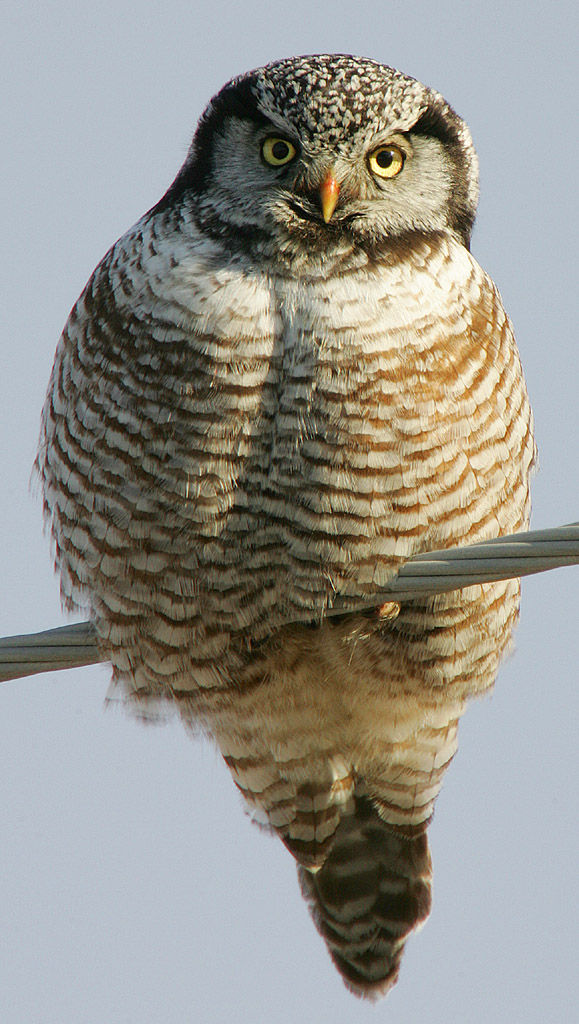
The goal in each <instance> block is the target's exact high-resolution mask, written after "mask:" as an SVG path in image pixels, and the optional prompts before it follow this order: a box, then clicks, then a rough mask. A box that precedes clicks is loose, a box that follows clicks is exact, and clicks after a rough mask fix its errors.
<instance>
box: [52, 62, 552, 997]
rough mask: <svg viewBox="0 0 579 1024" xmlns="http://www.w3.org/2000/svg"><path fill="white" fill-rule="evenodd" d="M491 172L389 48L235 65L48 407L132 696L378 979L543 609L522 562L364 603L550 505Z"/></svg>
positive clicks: (69, 519) (115, 250) (91, 589)
mask: <svg viewBox="0 0 579 1024" xmlns="http://www.w3.org/2000/svg"><path fill="white" fill-rule="evenodd" d="M477 194H478V176H477V160H476V155H475V151H474V148H473V145H472V141H471V136H470V133H469V130H468V128H467V126H466V124H465V123H464V121H462V120H461V119H460V118H459V117H458V116H457V115H456V113H455V112H454V111H453V110H452V109H451V107H450V106H448V104H447V103H446V102H445V101H444V99H443V98H442V97H441V96H440V95H439V94H438V93H436V92H433V91H432V90H430V89H428V88H426V87H425V86H423V85H421V84H420V83H419V82H417V81H415V80H413V79H412V78H409V77H407V76H406V75H403V74H401V73H400V72H398V71H395V70H393V69H392V68H389V67H386V66H383V65H381V64H379V63H376V62H374V61H371V60H367V59H359V58H354V57H350V56H327V55H325V56H309V57H298V58H292V59H288V60H281V61H278V62H276V63H274V64H271V65H269V66H267V67H263V68H258V69H257V70H254V71H251V72H249V73H248V74H244V75H242V76H240V77H238V78H235V79H233V80H232V81H231V82H229V83H228V84H227V85H226V86H225V87H224V88H223V89H222V90H221V91H220V92H219V93H218V94H217V96H215V97H214V99H213V100H212V101H211V103H210V104H209V106H208V108H207V109H206V111H205V113H204V114H203V116H202V118H201V120H200V122H199V126H198V128H197V131H196V133H195V136H194V138H193V142H192V145H191V148H190V150H189V153H188V156H187V159H186V161H185V163H184V165H183V167H182V168H181V170H180V171H179V173H178V175H177V177H176V178H175V181H174V182H173V184H172V185H171V187H170V188H169V190H168V192H167V193H166V195H165V196H164V197H163V198H162V199H161V200H160V201H159V202H158V203H157V205H156V206H154V207H153V208H152V209H151V210H150V211H149V212H148V213H146V214H145V216H144V217H143V218H142V219H141V220H140V221H139V222H138V223H137V224H136V225H135V226H134V227H133V228H131V229H130V231H128V232H127V233H126V234H125V235H124V236H123V237H122V238H121V239H120V240H119V241H118V242H117V243H116V244H115V245H114V246H113V247H112V249H111V250H110V252H109V253H108V254H107V255H106V256H105V257H104V259H103V260H102V262H101V263H100V264H99V266H98V267H97V269H96V270H95V272H94V274H93V276H92V277H91V279H90V281H89V283H88V285H87V287H86V289H85V291H84V292H83V294H82V295H81V297H80V299H79V300H78V302H77V304H76V306H75V307H74V309H73V311H72V313H71V316H70V319H69V321H68V323H67V325H66V327H65V330H64V333H63V335H62V338H61V341H60V344H59V346H58V349H57V353H56V359H55V364H54V369H53V373H52V378H51V382H50V385H49V391H48V397H47V401H46V405H45V408H44V414H43V422H42V436H41V444H40V453H39V456H38V467H39V470H40V473H41V476H42V480H43V487H44V500H45V509H46V514H47V516H48V518H49V520H50V523H51V527H52V533H53V536H54V540H55V544H56V560H57V565H58V568H59V570H60V575H61V586H62V594H63V598H64V601H65V603H66V605H67V606H69V607H71V608H78V607H88V608H89V610H90V615H91V617H92V620H93V622H94V624H95V627H96V630H97V634H98V638H99V642H100V646H101V651H102V655H103V657H104V658H106V659H108V660H110V661H111V662H112V666H113V687H114V688H116V690H117V691H122V693H123V694H124V696H125V698H126V701H127V702H128V703H129V704H130V705H132V706H133V707H134V708H135V709H136V710H137V711H138V712H140V713H143V714H146V715H150V714H152V713H154V712H155V710H157V711H158V710H159V709H160V710H161V711H162V710H163V707H166V708H168V707H170V706H171V707H173V708H175V709H176V710H177V712H178V713H179V715H180V716H181V718H182V719H183V721H184V722H185V723H186V724H187V725H190V726H191V727H199V726H200V727H201V728H203V729H205V730H206V731H207V732H208V733H209V734H210V735H211V736H212V737H213V738H214V739H215V741H216V743H217V745H218V747H219V749H220V751H221V753H222V755H223V757H224V759H225V761H226V763H227V765H228V766H229V769H230V772H231V774H232V776H233V779H234V781H235V783H236V785H237V786H238V787H239V789H240V790H241V792H242V793H243V796H244V797H245V799H246V801H247V803H248V804H249V806H250V808H251V809H252V811H253V812H254V814H255V817H256V818H257V819H258V820H260V821H262V822H264V823H266V824H268V825H269V827H270V828H271V829H272V830H273V831H274V832H275V833H277V834H278V835H279V837H280V838H281V839H282V841H283V843H284V844H285V845H286V846H287V847H288V849H289V850H290V851H291V853H292V854H293V856H294V857H295V859H296V860H297V862H298V866H299V867H298V870H299V876H300V882H301V887H302V891H303V893H304V895H305V897H306V899H307V901H308V903H309V906H310V910H311V912H312V914H313V917H314V920H315V922H316V924H317V926H318V928H319V930H320V931H321V933H322V935H323V937H324V939H325V941H326V943H327V945H328V948H329V950H330V953H331V955H332V957H333V959H334V961H335V963H336V965H337V967H338V969H339V971H340V972H341V974H342V976H343V978H344V980H345V982H346V984H347V985H348V986H349V987H350V988H351V989H352V990H353V991H355V992H357V993H358V994H362V995H366V996H370V997H376V996H378V995H380V994H383V993H384V992H385V991H387V990H388V988H389V987H390V986H391V985H392V984H393V983H394V982H395V980H396V977H397V975H398V970H399V963H400V957H401V954H402V950H403V946H404V943H405V940H406V938H407V936H408V935H409V933H410V932H411V931H412V930H413V929H415V928H416V927H417V926H418V925H419V924H420V923H421V922H422V921H423V920H424V919H425V918H426V917H427V916H428V912H429V908H430V900H431V863H430V856H429V852H428V843H427V838H426V826H427V824H428V821H429V819H430V817H431V815H432V811H433V806H434V801H435V798H436V796H437V794H438V791H439V789H440V786H441V782H442V778H443V775H444V772H445V770H446V768H447V766H448V764H449V762H450V760H451V758H452V756H453V754H454V752H455V750H456V743H457V727H458V721H459V719H460V716H461V715H462V713H463V711H464V710H465V705H466V703H467V701H468V699H469V698H470V697H472V696H473V695H476V694H480V693H483V692H486V691H488V690H489V688H490V687H492V685H493V682H494V679H495V676H496V673H497V669H498V666H499V662H500V661H501V657H502V655H503V653H504V651H505V649H506V648H507V646H508V644H509V639H510V636H511V632H512V628H513V625H514V624H515V621H516V619H517V614H518V606H519V583H518V581H516V580H508V581H506V582H501V583H491V584H485V585H483V586H472V587H469V588H468V589H464V590H461V591H455V592H453V593H449V594H445V595H443V596H438V597H434V598H428V599H423V600H413V601H407V602H402V603H401V604H394V603H391V604H389V605H383V606H382V607H380V608H379V609H377V610H376V611H374V612H361V611H360V610H359V609H360V606H361V605H368V603H369V602H370V603H371V601H372V596H373V595H374V594H376V592H377V590H378V589H379V588H380V587H381V586H383V585H384V584H386V583H387V581H388V580H389V579H390V578H391V577H392V576H393V575H394V574H395V573H396V571H397V569H398V567H399V566H400V564H401V563H402V562H404V560H405V559H407V558H408V557H409V556H411V555H413V554H415V553H417V552H420V551H424V550H428V549H436V548H445V547H449V546H452V545H456V544H460V543H463V542H465V543H466V542H472V541H478V540H483V539H486V538H491V537H497V536H499V535H501V534H503V533H508V532H513V531H517V530H522V529H526V528H527V525H528V517H529V476H530V471H531V468H532V466H533V463H534V459H535V448H534V442H533V434H532V421H531V413H530V410H529V404H528V399H527V394H526V390H525V384H524V380H523V376H522V372H521V366H520V363H519V357H518V354H517V349H516V346H515V342H514V338H513V332H512V328H511V324H510V322H509V320H508V317H507V316H506V314H505V312H504V310H503V307H502V304H501V299H500V297H499V294H498V292H497V289H496V287H495V286H494V284H493V282H492V281H491V280H490V279H489V278H488V277H487V275H486V274H485V273H484V271H483V270H481V268H480V267H479V266H478V264H477V263H476V262H475V260H474V259H473V258H472V256H471V255H470V252H469V242H470V236H471V230H472V226H473V221H474V216H475V209H476V203H477ZM337 598H339V608H340V614H339V615H332V609H333V607H334V605H335V603H336V599H337Z"/></svg>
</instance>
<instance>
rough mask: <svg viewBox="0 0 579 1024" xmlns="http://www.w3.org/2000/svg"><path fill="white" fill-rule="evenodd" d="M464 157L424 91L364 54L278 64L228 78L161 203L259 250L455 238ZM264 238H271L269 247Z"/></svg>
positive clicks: (469, 169)
mask: <svg viewBox="0 0 579 1024" xmlns="http://www.w3.org/2000/svg"><path fill="white" fill-rule="evenodd" d="M477 189H478V185H477V164H476V157H475V154H474V150H473V147H472V142H471V139H470V134H469V132H468V128H467V127H466V125H465V124H464V122H463V121H461V120H460V118H459V117H458V116H457V115H456V114H455V113H454V111H452V110H451V108H450V107H449V106H448V104H446V103H445V101H444V100H443V99H442V97H441V96H439V95H438V94H437V93H434V92H432V91H431V90H429V89H427V88H426V87H425V86H423V85H421V84H420V83H419V82H416V81H415V80H414V79H411V78H408V77H406V76H404V75H401V74H400V73H399V72H397V71H394V70H393V69H391V68H388V67H385V66H383V65H380V64H377V63H375V62H373V61H369V60H366V59H358V58H354V57H346V56H343V57H342V56H319V57H307V58H294V59H291V60H285V61H280V62H278V63H275V64H272V65H269V66H267V67H265V68H260V69H257V70H256V71H253V72H249V73H248V74H247V75H244V76H242V77H240V78H237V79H234V80H233V81H232V82H230V83H228V85H226V86H225V87H224V88H223V89H222V90H221V92H220V93H218V95H217V96H216V97H215V98H214V99H213V101H212V102H211V104H210V105H209V107H208V108H207V110H206V111H205V114H204V115H203V117H202V119H201V122H200V124H199V127H198V130H197V133H196V135H195V138H194V140H193V145H192V147H191V150H190V153H189V155H188V158H187V161H186V163H185V166H184V167H183V169H182V170H181V172H180V174H179V176H178V177H177V179H176V181H175V182H174V184H173V186H172V187H171V189H170V190H169V193H168V194H167V196H166V197H165V199H164V200H163V201H162V202H163V203H166V202H171V203H177V204H180V203H183V204H186V205H189V206H190V208H191V211H192V213H193V215H194V217H195V218H196V220H197V221H198V223H199V226H200V227H202V229H203V230H204V231H205V232H209V233H210V234H213V235H214V236H216V237H218V238H219V239H221V240H224V239H227V237H228V236H229V238H230V241H231V244H232V245H233V246H234V248H237V247H239V244H240V241H241V243H242V245H243V247H244V248H245V249H246V250H249V251H251V252H252V253H253V254H259V255H260V256H261V257H262V258H263V257H264V256H265V257H267V258H269V259H275V258H276V256H279V255H280V254H282V253H284V252H285V253H286V254H289V255H290V256H291V257H292V258H295V256H296V254H297V253H299V252H300V251H302V252H304V253H307V254H308V256H309V257H310V258H311V256H312V254H313V253H315V252H316V251H317V252H319V253H321V254H324V253H328V252H330V251H331V250H332V249H335V250H339V251H342V252H343V250H344V248H348V247H350V248H355V247H356V246H360V245H362V246H364V247H366V248H368V247H370V248H372V247H379V248H383V246H384V244H388V242H392V241H394V240H399V239H400V238H403V237H405V236H408V235H412V234H413V233H417V232H418V233H431V232H438V231H448V232H451V233H453V234H454V235H455V236H456V237H458V238H459V239H460V240H461V242H462V243H463V244H465V245H467V246H468V244H469V239H470V233H471V229H472V224H473V220H474V215H475V210H476V201H477ZM273 239H275V243H274V242H273Z"/></svg>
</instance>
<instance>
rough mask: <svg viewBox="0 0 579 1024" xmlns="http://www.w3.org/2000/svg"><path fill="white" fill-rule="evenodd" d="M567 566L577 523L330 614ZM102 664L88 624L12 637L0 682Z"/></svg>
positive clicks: (469, 553)
mask: <svg viewBox="0 0 579 1024" xmlns="http://www.w3.org/2000/svg"><path fill="white" fill-rule="evenodd" d="M566 565H579V523H569V525H567V526H559V527H557V528H556V529H553V530H533V531H531V532H530V533H518V534H510V535H509V536H507V537H499V538H498V539H497V540H491V541H483V542H482V543H479V544H470V545H466V546H464V547H458V548H448V549H447V550H446V551H428V552H426V553H424V554H420V555H415V556H414V557H413V558H410V559H409V560H408V561H407V562H405V563H404V565H403V566H402V567H401V569H400V570H399V572H398V573H397V575H396V576H394V577H393V579H391V580H390V581H389V583H388V586H387V587H384V588H382V589H380V590H379V591H377V592H376V593H375V594H373V595H372V597H371V598H369V599H364V600H361V601H359V602H358V601H356V600H355V599H353V598H351V597H348V598H341V597H338V598H337V599H336V601H335V602H334V605H333V607H332V609H331V611H330V612H329V613H328V614H330V615H337V614H343V613H344V611H348V612H353V611H365V610H367V609H369V608H377V607H379V606H380V605H381V604H385V603H386V602H388V601H409V600H412V599H416V598H421V597H428V596H432V595H433V594H443V593H446V592H447V591H449V590H459V589H460V588H461V587H469V586H472V585H473V584H477V583H491V582H496V581H498V580H507V579H512V578H515V577H518V576H531V575H533V574H534V573H538V572H546V571H547V570H548V569H559V568H561V567H562V566H566ZM100 660H101V659H100V655H99V651H98V648H97V644H96V634H95V630H94V627H93V626H92V624H91V623H90V622H77V623H75V624H74V625H71V626H61V627H59V628H58V629H49V630H45V631H44V632H42V633H28V634H24V635H23V636H8V637H5V638H4V639H0V682H5V681H6V680H8V679H18V678H20V677H22V676H29V675H34V674H36V673H38V672H54V671H57V670H58V669H68V668H80V667H81V666H83V665H93V664H95V663H96V662H98V661H100Z"/></svg>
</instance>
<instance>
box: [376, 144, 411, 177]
mask: <svg viewBox="0 0 579 1024" xmlns="http://www.w3.org/2000/svg"><path fill="white" fill-rule="evenodd" d="M404 157H405V154H404V153H403V152H402V150H401V149H399V148H398V146H393V145H392V144H390V145H387V146H378V149H375V150H374V152H373V153H370V156H369V157H368V166H369V168H370V170H371V171H372V174H375V175H376V177H377V178H395V177H396V175H397V174H400V171H401V170H402V168H403V167H404Z"/></svg>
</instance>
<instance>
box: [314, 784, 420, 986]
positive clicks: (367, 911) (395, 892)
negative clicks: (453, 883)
mask: <svg viewBox="0 0 579 1024" xmlns="http://www.w3.org/2000/svg"><path fill="white" fill-rule="evenodd" d="M298 877H299V881H300V886H301V890H302V894H303V896H304V898H305V899H306V901H307V903H308V906H309V909H310V913H311V915H312V917H313V919H314V922H315V924H316V927H317V929H318V931H319V932H320V934H321V935H322V937H323V938H324V940H325V942H326V945H327V947H328V950H329V952H330V955H331V957H332V960H333V961H334V963H335V965H336V967H337V968H338V970H339V972H340V974H341V975H342V978H343V980H344V982H345V984H346V986H347V987H348V988H349V989H350V990H351V991H352V992H354V993H355V994H356V995H358V996H362V997H364V998H366V999H372V1000H375V999H379V998H381V997H382V996H384V995H386V993H387V992H388V991H389V990H390V989H391V988H392V986H393V985H394V984H395V983H396V980H397V978H398V972H399V970H400V961H401V958H402V953H403V951H404V946H405V943H406V940H407V938H408V936H409V935H410V934H411V932H413V931H415V930H416V929H417V928H419V927H420V926H421V925H422V924H423V923H424V922H425V921H426V919H427V917H428V915H429V913H430V908H431V903H432V864H431V860H430V852H429V849H428V839H427V835H426V823H425V824H423V825H422V826H419V827H417V828H416V829H414V830H411V831H409V829H408V828H401V827H396V826H393V825H387V824H386V823H385V822H384V821H382V819H381V818H380V817H379V815H378V812H377V811H376V809H375V808H374V807H373V805H372V802H371V800H370V799H369V798H368V797H366V796H360V797H358V796H356V797H355V809H354V813H353V814H349V815H347V816H345V817H344V818H342V821H341V822H340V825H339V827H338V829H337V830H336V832H335V835H334V837H333V842H332V845H331V849H330V851H329V854H328V856H327V857H326V859H325V861H324V863H323V865H322V866H321V867H320V868H318V869H311V868H306V867H303V866H300V867H298Z"/></svg>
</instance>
